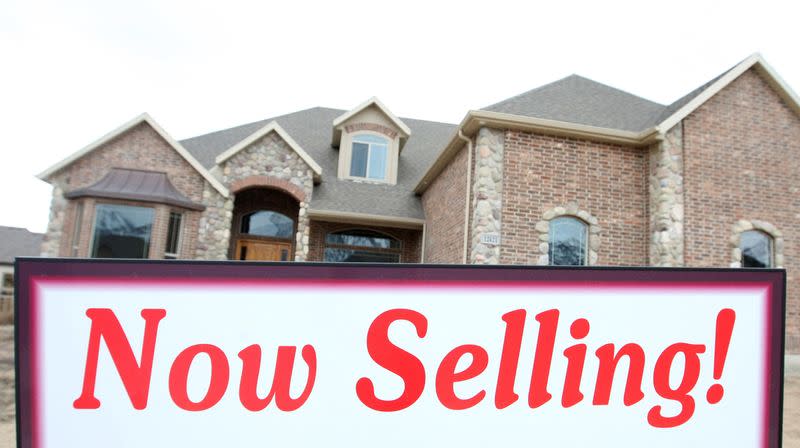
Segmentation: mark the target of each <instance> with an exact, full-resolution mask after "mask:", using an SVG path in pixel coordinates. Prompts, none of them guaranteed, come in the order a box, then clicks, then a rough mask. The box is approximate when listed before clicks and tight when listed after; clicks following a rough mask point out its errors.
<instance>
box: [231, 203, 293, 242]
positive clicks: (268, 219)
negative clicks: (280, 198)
mask: <svg viewBox="0 0 800 448" xmlns="http://www.w3.org/2000/svg"><path fill="white" fill-rule="evenodd" d="M240 232H241V233H242V234H244V235H255V236H268V237H273V238H293V237H294V221H293V220H292V218H290V217H288V216H286V215H284V214H282V213H278V212H273V211H270V210H259V211H257V212H252V213H248V214H246V215H244V216H242V226H241V229H240Z"/></svg>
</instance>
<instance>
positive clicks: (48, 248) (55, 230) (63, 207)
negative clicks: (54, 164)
mask: <svg viewBox="0 0 800 448" xmlns="http://www.w3.org/2000/svg"><path fill="white" fill-rule="evenodd" d="M67 205H68V202H67V199H66V198H64V190H62V188H61V185H59V184H58V183H56V182H53V198H52V199H51V200H50V220H49V221H48V222H47V231H46V232H45V234H44V238H43V239H42V256H43V257H58V256H59V255H61V253H60V252H61V249H60V247H61V241H62V238H61V234H62V233H63V231H64V221H65V218H66V214H67V213H66V212H67Z"/></svg>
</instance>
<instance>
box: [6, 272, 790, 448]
mask: <svg viewBox="0 0 800 448" xmlns="http://www.w3.org/2000/svg"><path fill="white" fill-rule="evenodd" d="M17 282H18V284H17V292H18V297H17V302H16V303H17V310H16V312H17V314H16V316H17V326H16V329H17V362H18V371H17V373H18V375H17V386H18V402H17V405H18V429H19V443H20V446H21V447H24V448H29V447H37V448H39V447H65V446H80V447H109V446H114V447H143V446H164V447H176V446H193V447H219V446H250V445H259V446H278V447H280V446H292V447H318V446H342V447H344V446H346V447H374V446H381V447H403V448H408V447H433V446H452V447H485V446H534V445H536V446H563V447H585V446H614V447H641V446H648V447H675V446H737V447H777V446H779V445H780V430H781V408H780V403H781V393H782V390H781V388H782V360H783V357H782V356H783V327H784V321H783V319H784V317H783V316H784V314H783V313H784V303H785V298H784V290H785V273H784V271H779V270H743V269H739V270H684V269H669V270H667V269H658V270H657V269H610V268H609V269H601V268H598V269H589V268H586V269H554V268H531V267H472V266H466V267H455V266H426V265H400V266H387V265H379V266H369V265H365V266H355V265H325V264H311V263H308V264H305V263H298V264H258V263H239V262H231V263H201V262H186V263H184V262H132V261H121V262H113V261H88V260H83V261H74V260H73V261H67V260H45V259H23V260H20V261H18V263H17Z"/></svg>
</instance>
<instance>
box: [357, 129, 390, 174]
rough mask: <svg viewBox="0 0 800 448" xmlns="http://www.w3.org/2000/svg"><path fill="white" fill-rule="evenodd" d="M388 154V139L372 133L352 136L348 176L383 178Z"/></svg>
mask: <svg viewBox="0 0 800 448" xmlns="http://www.w3.org/2000/svg"><path fill="white" fill-rule="evenodd" d="M388 154H389V140H387V139H385V138H383V137H379V136H377V135H372V134H358V135H355V136H353V152H352V155H351V158H350V177H364V178H367V179H374V180H385V179H386V160H387V157H388Z"/></svg>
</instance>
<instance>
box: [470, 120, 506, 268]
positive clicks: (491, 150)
mask: <svg viewBox="0 0 800 448" xmlns="http://www.w3.org/2000/svg"><path fill="white" fill-rule="evenodd" d="M503 147H504V133H503V131H499V130H495V129H489V128H481V129H480V130H479V131H478V136H477V137H476V139H475V162H474V164H475V171H474V177H473V183H472V194H473V199H472V222H471V232H470V236H471V240H472V251H471V255H470V262H471V263H472V264H498V263H500V244H494V243H491V242H487V240H486V239H487V237H492V236H497V237H498V239H499V238H500V236H501V234H502V224H501V223H502V207H503V153H504V149H503Z"/></svg>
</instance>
